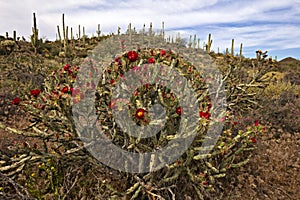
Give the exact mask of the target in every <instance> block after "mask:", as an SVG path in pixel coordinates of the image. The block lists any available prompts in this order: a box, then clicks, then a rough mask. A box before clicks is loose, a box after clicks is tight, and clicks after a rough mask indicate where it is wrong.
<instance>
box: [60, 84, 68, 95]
mask: <svg viewBox="0 0 300 200" xmlns="http://www.w3.org/2000/svg"><path fill="white" fill-rule="evenodd" d="M68 91H69V87H68V86H65V87H63V88H62V89H61V92H63V93H68Z"/></svg>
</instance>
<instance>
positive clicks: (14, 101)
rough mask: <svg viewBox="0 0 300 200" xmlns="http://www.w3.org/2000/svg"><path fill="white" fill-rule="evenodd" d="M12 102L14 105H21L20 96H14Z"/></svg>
mask: <svg viewBox="0 0 300 200" xmlns="http://www.w3.org/2000/svg"><path fill="white" fill-rule="evenodd" d="M11 103H12V104H13V105H19V104H20V98H19V97H16V98H14V99H13V100H12V101H11Z"/></svg>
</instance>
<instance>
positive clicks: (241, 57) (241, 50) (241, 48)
mask: <svg viewBox="0 0 300 200" xmlns="http://www.w3.org/2000/svg"><path fill="white" fill-rule="evenodd" d="M242 60H243V43H241V46H240V61H241V62H242Z"/></svg>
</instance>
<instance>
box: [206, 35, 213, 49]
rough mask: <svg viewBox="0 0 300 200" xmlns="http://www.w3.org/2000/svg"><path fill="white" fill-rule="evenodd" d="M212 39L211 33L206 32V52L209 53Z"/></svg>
mask: <svg viewBox="0 0 300 200" xmlns="http://www.w3.org/2000/svg"><path fill="white" fill-rule="evenodd" d="M212 42H213V41H212V39H211V34H208V41H207V44H206V52H207V53H210V49H211V44H212Z"/></svg>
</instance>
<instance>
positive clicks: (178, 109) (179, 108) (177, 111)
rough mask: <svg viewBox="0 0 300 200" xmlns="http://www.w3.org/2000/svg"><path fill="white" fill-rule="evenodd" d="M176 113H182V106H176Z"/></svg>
mask: <svg viewBox="0 0 300 200" xmlns="http://www.w3.org/2000/svg"><path fill="white" fill-rule="evenodd" d="M176 113H177V114H178V115H181V114H182V108H181V107H178V108H176Z"/></svg>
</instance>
